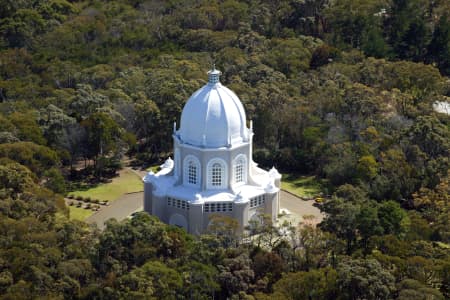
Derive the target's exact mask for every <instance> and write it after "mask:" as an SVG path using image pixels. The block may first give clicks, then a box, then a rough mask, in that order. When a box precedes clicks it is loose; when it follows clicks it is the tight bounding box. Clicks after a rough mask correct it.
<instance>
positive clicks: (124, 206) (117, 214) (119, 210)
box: [86, 192, 144, 229]
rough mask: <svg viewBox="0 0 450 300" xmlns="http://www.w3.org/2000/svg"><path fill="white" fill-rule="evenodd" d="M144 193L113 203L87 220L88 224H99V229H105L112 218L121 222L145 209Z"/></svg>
mask: <svg viewBox="0 0 450 300" xmlns="http://www.w3.org/2000/svg"><path fill="white" fill-rule="evenodd" d="M143 201H144V193H143V192H138V193H131V194H125V195H123V196H122V197H120V198H119V199H117V200H115V201H113V202H112V203H111V205H109V206H106V207H103V208H102V209H101V210H100V211H98V212H97V213H95V214H93V215H91V216H89V217H88V218H86V222H88V223H97V226H98V228H100V229H103V228H104V227H105V225H104V223H105V221H106V220H108V219H110V218H115V219H116V220H118V221H121V220H123V219H125V218H127V217H128V216H129V215H131V214H132V213H134V212H135V211H139V210H142V209H143V206H144V202H143Z"/></svg>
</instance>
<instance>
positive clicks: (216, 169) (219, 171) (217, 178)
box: [211, 163, 223, 186]
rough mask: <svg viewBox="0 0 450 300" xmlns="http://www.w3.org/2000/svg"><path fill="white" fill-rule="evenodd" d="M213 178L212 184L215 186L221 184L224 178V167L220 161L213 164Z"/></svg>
mask: <svg viewBox="0 0 450 300" xmlns="http://www.w3.org/2000/svg"><path fill="white" fill-rule="evenodd" d="M211 176H212V179H211V184H212V185H213V186H221V185H222V180H223V168H222V166H221V165H220V164H219V163H215V164H213V166H212V175H211Z"/></svg>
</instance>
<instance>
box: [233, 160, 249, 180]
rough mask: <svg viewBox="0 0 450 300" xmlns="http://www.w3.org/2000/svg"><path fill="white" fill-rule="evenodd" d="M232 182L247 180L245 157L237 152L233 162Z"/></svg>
mask: <svg viewBox="0 0 450 300" xmlns="http://www.w3.org/2000/svg"><path fill="white" fill-rule="evenodd" d="M233 176H234V183H245V182H246V181H247V158H246V157H245V155H244V154H239V155H238V156H237V157H236V158H235V159H234V163H233Z"/></svg>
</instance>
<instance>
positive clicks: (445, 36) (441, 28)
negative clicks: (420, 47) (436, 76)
mask: <svg viewBox="0 0 450 300" xmlns="http://www.w3.org/2000/svg"><path fill="white" fill-rule="evenodd" d="M428 59H429V60H430V61H433V62H435V63H437V65H438V68H439V70H440V71H441V72H442V74H445V75H449V74H450V20H449V17H448V15H443V16H441V18H440V19H439V22H438V24H437V25H436V27H435V28H434V32H433V38H432V39H431V42H430V44H429V45H428Z"/></svg>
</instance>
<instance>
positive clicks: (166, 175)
mask: <svg viewBox="0 0 450 300" xmlns="http://www.w3.org/2000/svg"><path fill="white" fill-rule="evenodd" d="M220 75H221V72H220V71H218V70H216V69H215V68H213V70H211V71H209V72H208V83H207V84H206V85H204V86H203V87H202V88H200V89H199V90H197V91H196V92H195V93H194V94H193V95H192V96H191V97H190V98H189V100H188V101H187V103H186V105H185V106H184V109H183V112H182V114H181V126H180V128H179V129H178V130H177V129H176V124H174V130H173V135H172V136H173V143H174V160H172V159H171V158H169V159H167V160H166V162H165V163H164V164H163V165H161V170H160V171H159V172H158V173H156V174H154V173H153V172H149V173H148V174H147V175H146V176H145V177H144V178H143V181H144V210H145V211H147V212H148V213H150V214H152V215H155V216H158V217H159V218H160V219H161V220H162V221H163V222H166V223H168V224H171V225H176V226H180V227H183V228H185V229H186V230H187V231H188V232H189V233H193V234H200V233H203V232H204V231H205V230H206V229H207V227H208V224H209V222H210V219H209V218H210V216H211V215H212V214H215V213H219V214H223V215H226V216H230V217H232V218H235V219H237V220H238V222H239V224H240V226H241V229H243V228H244V227H245V226H246V225H248V221H249V220H250V219H251V218H254V217H256V216H257V215H258V214H261V213H264V214H268V215H270V216H272V220H273V221H275V220H276V218H277V214H278V210H279V190H280V180H281V175H280V174H279V173H278V171H277V170H276V169H275V168H272V169H271V170H270V171H269V172H267V171H264V170H262V169H260V168H258V167H257V164H256V163H255V162H254V161H253V159H252V138H253V129H252V122H251V121H250V128H247V124H246V117H245V110H244V107H243V106H242V103H241V101H240V100H239V98H238V97H237V96H236V94H234V93H233V92H232V91H231V90H230V89H228V88H226V87H225V86H223V85H222V84H221V83H220V82H219V77H220Z"/></svg>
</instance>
